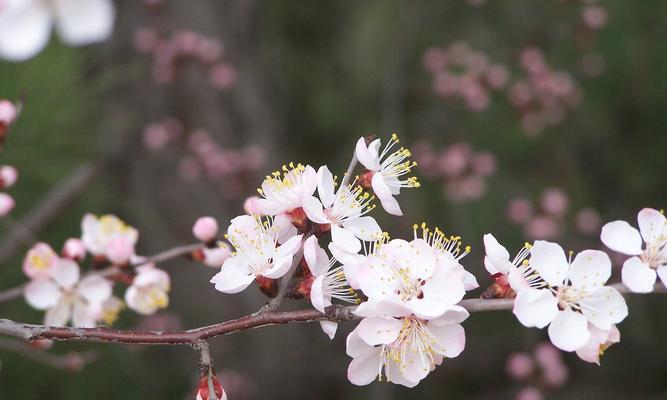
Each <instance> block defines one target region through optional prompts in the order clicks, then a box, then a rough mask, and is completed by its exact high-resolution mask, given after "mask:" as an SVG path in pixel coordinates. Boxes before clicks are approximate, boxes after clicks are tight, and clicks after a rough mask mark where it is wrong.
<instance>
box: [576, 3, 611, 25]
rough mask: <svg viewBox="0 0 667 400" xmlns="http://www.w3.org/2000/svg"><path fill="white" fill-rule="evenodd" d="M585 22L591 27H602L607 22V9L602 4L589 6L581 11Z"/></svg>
mask: <svg viewBox="0 0 667 400" xmlns="http://www.w3.org/2000/svg"><path fill="white" fill-rule="evenodd" d="M581 19H582V20H583V21H584V24H586V26H588V27H589V28H591V29H600V28H602V27H603V26H605V25H606V24H607V10H605V9H604V8H603V7H601V6H596V5H592V6H588V7H586V8H584V11H583V12H582V13H581Z"/></svg>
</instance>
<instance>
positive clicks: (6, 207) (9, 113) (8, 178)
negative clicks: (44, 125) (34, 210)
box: [0, 99, 19, 217]
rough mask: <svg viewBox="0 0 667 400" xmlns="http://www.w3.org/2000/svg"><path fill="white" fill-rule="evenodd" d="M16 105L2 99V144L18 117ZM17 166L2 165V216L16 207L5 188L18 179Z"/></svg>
mask: <svg viewBox="0 0 667 400" xmlns="http://www.w3.org/2000/svg"><path fill="white" fill-rule="evenodd" d="M18 113H19V112H18V110H17V109H16V106H15V105H14V104H13V103H12V102H11V101H9V100H4V99H0V145H2V144H3V143H4V141H5V138H6V137H7V133H8V132H9V127H10V126H11V125H12V124H13V123H14V121H16V118H17V117H18ZM18 176H19V175H18V172H17V171H16V168H14V167H12V166H11V165H0V190H2V191H1V192H0V217H3V216H5V215H7V214H9V213H10V212H11V211H12V210H13V209H14V205H15V202H14V198H13V197H12V196H10V195H9V194H7V193H5V192H4V190H5V189H8V188H9V187H11V186H13V185H14V184H15V183H16V180H17V179H18Z"/></svg>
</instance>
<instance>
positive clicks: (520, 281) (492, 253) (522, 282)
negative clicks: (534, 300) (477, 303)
mask: <svg viewBox="0 0 667 400" xmlns="http://www.w3.org/2000/svg"><path fill="white" fill-rule="evenodd" d="M484 247H485V249H486V256H484V267H485V268H486V270H487V271H488V272H489V274H491V275H492V276H494V277H495V276H498V275H499V274H501V275H505V276H506V277H507V282H509V284H510V287H511V288H512V289H514V290H515V291H519V290H521V289H525V288H530V287H534V288H537V289H539V288H542V287H544V286H545V284H544V281H543V280H542V278H541V277H540V276H539V274H538V273H537V272H535V271H534V270H533V269H532V268H531V267H530V264H529V263H528V261H527V260H526V257H528V255H530V249H531V248H532V246H531V245H530V244H529V243H525V244H524V246H523V248H522V249H521V250H519V252H518V253H517V255H516V256H515V257H514V258H513V259H512V261H510V254H509V252H508V251H507V249H506V248H505V247H503V246H502V245H501V244H500V243H498V241H497V240H496V238H495V237H494V236H493V235H492V234H490V233H487V234H486V235H484Z"/></svg>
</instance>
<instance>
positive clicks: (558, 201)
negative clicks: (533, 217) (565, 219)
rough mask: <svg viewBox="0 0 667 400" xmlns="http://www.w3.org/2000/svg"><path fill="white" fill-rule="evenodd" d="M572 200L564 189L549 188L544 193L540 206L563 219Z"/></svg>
mask: <svg viewBox="0 0 667 400" xmlns="http://www.w3.org/2000/svg"><path fill="white" fill-rule="evenodd" d="M569 203H570V200H569V198H568V196H567V194H565V192H564V191H563V190H562V189H559V188H548V189H545V190H544V191H543V192H542V197H541V200H540V204H541V205H542V209H544V211H546V212H548V213H550V214H552V215H555V216H557V217H562V216H563V215H565V213H566V212H567V209H568V207H569Z"/></svg>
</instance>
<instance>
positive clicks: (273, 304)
mask: <svg viewBox="0 0 667 400" xmlns="http://www.w3.org/2000/svg"><path fill="white" fill-rule="evenodd" d="M308 236H309V235H308V234H306V235H305V236H304V237H303V241H305V240H306V239H308ZM302 257H303V245H302V246H301V248H299V251H297V252H296V254H295V255H294V259H293V261H292V266H291V267H290V269H289V271H287V273H286V274H285V276H283V277H282V278H281V279H280V288H279V289H278V294H276V297H274V298H272V299H271V300H269V302H268V304H267V305H265V306H264V307H262V308H260V309H259V311H257V312H258V313H265V312H269V311H276V310H277V309H278V308H280V305H281V304H282V302H283V300H284V299H285V295H286V294H287V289H288V288H289V285H290V282H291V281H292V279H293V278H294V274H296V271H297V270H298V268H299V264H300V263H301V258H302Z"/></svg>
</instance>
